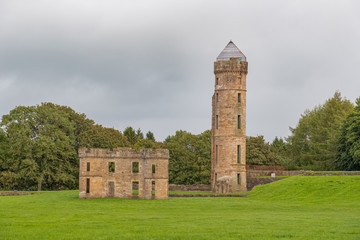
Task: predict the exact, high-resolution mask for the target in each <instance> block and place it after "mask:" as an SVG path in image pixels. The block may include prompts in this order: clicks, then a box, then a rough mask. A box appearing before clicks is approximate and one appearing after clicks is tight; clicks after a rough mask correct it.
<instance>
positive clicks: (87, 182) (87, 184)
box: [86, 178, 90, 193]
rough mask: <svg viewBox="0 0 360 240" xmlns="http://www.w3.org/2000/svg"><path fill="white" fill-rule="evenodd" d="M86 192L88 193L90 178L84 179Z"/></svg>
mask: <svg viewBox="0 0 360 240" xmlns="http://www.w3.org/2000/svg"><path fill="white" fill-rule="evenodd" d="M86 193H90V178H87V179H86Z"/></svg>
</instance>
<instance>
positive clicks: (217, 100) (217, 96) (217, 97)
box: [216, 93, 219, 102]
mask: <svg viewBox="0 0 360 240" xmlns="http://www.w3.org/2000/svg"><path fill="white" fill-rule="evenodd" d="M216 102H219V94H218V93H216Z"/></svg>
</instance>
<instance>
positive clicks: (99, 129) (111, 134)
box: [78, 124, 130, 149]
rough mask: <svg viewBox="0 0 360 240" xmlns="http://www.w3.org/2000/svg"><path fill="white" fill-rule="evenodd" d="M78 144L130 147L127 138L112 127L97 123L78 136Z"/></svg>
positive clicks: (93, 146) (112, 147) (100, 146)
mask: <svg viewBox="0 0 360 240" xmlns="http://www.w3.org/2000/svg"><path fill="white" fill-rule="evenodd" d="M78 139H79V145H80V146H82V147H87V148H110V149H114V148H117V147H130V143H129V142H128V140H127V138H126V137H125V136H124V135H122V134H121V132H120V131H118V130H116V129H114V128H106V127H103V126H101V125H98V124H94V125H91V126H90V128H89V129H88V130H86V131H83V132H81V133H80V134H79V136H78Z"/></svg>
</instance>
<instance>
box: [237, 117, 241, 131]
mask: <svg viewBox="0 0 360 240" xmlns="http://www.w3.org/2000/svg"><path fill="white" fill-rule="evenodd" d="M237 123H238V124H237V125H238V126H237V127H238V129H240V128H241V115H238V118H237Z"/></svg>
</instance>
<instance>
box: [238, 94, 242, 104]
mask: <svg viewBox="0 0 360 240" xmlns="http://www.w3.org/2000/svg"><path fill="white" fill-rule="evenodd" d="M238 102H239V103H241V93H238Z"/></svg>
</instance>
